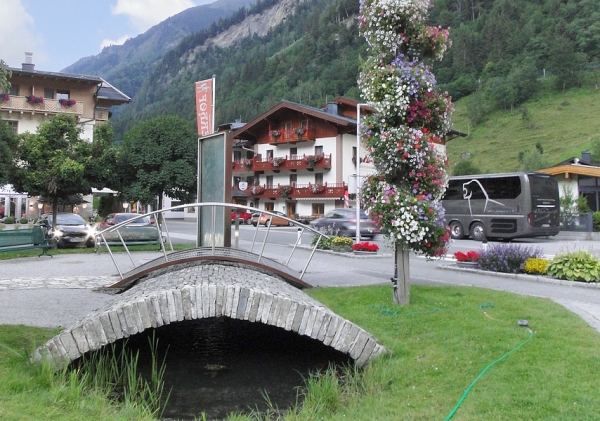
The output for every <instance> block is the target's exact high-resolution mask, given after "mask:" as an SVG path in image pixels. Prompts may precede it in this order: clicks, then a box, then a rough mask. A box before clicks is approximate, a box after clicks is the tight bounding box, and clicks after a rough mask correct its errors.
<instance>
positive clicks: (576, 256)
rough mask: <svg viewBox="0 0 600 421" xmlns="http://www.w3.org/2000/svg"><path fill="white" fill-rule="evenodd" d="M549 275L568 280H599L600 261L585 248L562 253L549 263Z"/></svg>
mask: <svg viewBox="0 0 600 421" xmlns="http://www.w3.org/2000/svg"><path fill="white" fill-rule="evenodd" d="M548 275H550V276H552V277H554V278H558V279H566V280H567V281H585V282H598V280H599V279H600V261H599V260H598V259H597V258H596V257H594V256H593V255H592V254H591V253H588V252H587V251H584V250H580V251H575V252H572V253H565V254H561V255H558V256H555V257H554V259H552V261H551V262H550V264H549V265H548Z"/></svg>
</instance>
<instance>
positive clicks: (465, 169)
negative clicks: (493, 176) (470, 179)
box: [452, 158, 481, 175]
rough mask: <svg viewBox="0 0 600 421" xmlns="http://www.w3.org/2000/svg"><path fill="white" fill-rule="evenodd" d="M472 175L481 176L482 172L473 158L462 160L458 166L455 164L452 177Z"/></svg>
mask: <svg viewBox="0 0 600 421" xmlns="http://www.w3.org/2000/svg"><path fill="white" fill-rule="evenodd" d="M471 174H481V170H480V169H479V167H478V166H477V165H475V164H474V163H473V160H472V159H471V158H468V159H461V160H460V161H458V162H457V163H456V164H454V168H453V169H452V175H471Z"/></svg>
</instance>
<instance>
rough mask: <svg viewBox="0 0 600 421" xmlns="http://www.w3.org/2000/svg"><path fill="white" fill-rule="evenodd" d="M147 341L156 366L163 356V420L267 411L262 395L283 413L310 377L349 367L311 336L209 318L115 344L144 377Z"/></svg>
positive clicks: (148, 360) (346, 359)
mask: <svg viewBox="0 0 600 421" xmlns="http://www.w3.org/2000/svg"><path fill="white" fill-rule="evenodd" d="M153 335H154V337H155V338H156V339H158V359H159V361H162V358H163V357H164V356H165V355H166V359H165V363H166V370H165V376H164V381H165V390H166V391H169V390H171V395H170V397H169V401H168V403H167V407H166V411H165V413H164V414H163V417H165V418H167V419H170V418H173V419H194V416H199V415H200V414H201V413H202V412H205V413H206V414H207V417H208V419H223V418H226V416H227V415H228V414H230V413H231V412H238V413H239V412H241V413H249V412H250V411H254V412H256V410H258V411H266V410H267V409H269V407H268V405H267V402H266V401H265V398H264V394H265V393H266V395H268V397H269V400H270V402H271V404H273V405H275V406H276V407H278V408H279V409H281V410H285V409H288V408H291V407H293V406H294V405H296V404H297V403H301V402H302V394H301V393H299V391H300V390H303V388H304V386H305V380H306V379H307V378H308V377H309V375H310V373H320V372H324V371H325V370H327V368H328V367H337V368H339V369H340V370H341V369H342V367H349V366H352V365H353V360H352V359H351V358H350V357H349V356H348V355H347V354H344V353H342V352H339V351H337V350H335V349H333V348H331V347H329V346H326V345H324V344H323V343H322V342H320V341H317V340H315V339H312V338H310V337H307V336H303V335H299V334H297V333H295V332H292V331H286V330H284V329H281V328H278V327H275V326H270V325H266V324H263V323H253V322H249V321H246V320H238V319H232V318H228V317H210V318H205V319H195V320H184V321H182V322H176V323H171V324H169V325H165V326H161V327H158V328H154V329H147V330H145V331H143V332H141V333H138V334H135V335H133V336H130V337H129V338H125V339H120V340H118V341H116V342H115V347H114V349H115V350H117V351H118V350H122V349H125V350H128V351H132V352H134V353H135V352H136V351H139V366H138V368H139V370H140V372H141V373H142V375H144V376H148V375H149V373H150V367H151V355H150V346H149V339H150V338H151V337H152V336H153ZM123 345H124V346H123ZM109 348H110V347H105V348H102V349H100V350H98V351H94V352H108V350H109ZM78 361H80V360H76V361H75V362H74V364H77V362H78ZM146 378H148V377H146Z"/></svg>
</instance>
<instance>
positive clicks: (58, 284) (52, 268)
mask: <svg viewBox="0 0 600 421" xmlns="http://www.w3.org/2000/svg"><path fill="white" fill-rule="evenodd" d="M190 235H191V234H181V233H180V234H173V236H178V237H181V238H182V239H186V238H187V237H186V236H190ZM248 244H249V243H248V242H247V241H242V242H241V245H242V246H248ZM594 245H595V244H594V242H591V241H590V242H583V241H582V242H579V244H578V247H579V248H583V249H586V250H588V249H590V248H591V249H593V248H594ZM596 246H597V244H596ZM596 248H598V247H596ZM255 251H257V250H256V249H255ZM290 251H291V248H290V247H286V246H283V247H282V246H281V245H275V246H274V247H271V248H267V250H266V253H265V255H266V256H267V257H272V258H275V259H280V260H281V259H283V260H284V261H285V260H287V257H288V256H289V253H290ZM308 255H309V252H308V251H307V250H304V249H300V250H297V251H296V252H295V254H294V256H293V258H292V259H291V262H292V263H291V266H292V267H294V268H295V269H297V270H301V269H302V268H303V267H304V264H305V262H306V259H307V258H308ZM133 256H134V260H135V262H136V264H139V263H142V262H144V261H147V260H150V259H154V258H156V257H159V256H161V253H159V252H137V253H134V254H133ZM115 258H116V260H117V263H118V265H119V267H120V269H121V271H127V270H129V269H130V268H132V267H133V264H132V262H131V261H130V259H129V257H128V256H127V255H126V254H125V253H119V254H115ZM393 265H394V263H393V257H392V256H391V254H385V255H383V256H381V257H372V258H358V257H346V256H341V255H336V254H332V253H327V252H317V253H316V254H315V256H314V257H313V260H312V262H311V264H310V266H309V268H308V271H307V273H306V274H305V276H304V278H303V280H305V281H306V282H308V283H309V284H311V285H314V286H354V285H375V284H389V285H390V286H391V283H390V277H391V275H392V273H393ZM117 279H118V271H117V269H116V268H115V265H114V264H113V262H112V260H111V258H110V255H109V254H108V253H106V252H103V253H99V254H73V255H56V256H54V257H53V258H49V257H45V256H42V257H39V258H38V257H33V258H23V259H14V260H3V261H0V324H24V325H31V326H40V327H64V326H67V325H69V324H71V323H73V322H75V321H77V320H78V319H79V318H81V317H83V316H85V315H86V314H87V313H89V312H90V311H92V310H94V309H96V308H99V307H101V306H103V305H104V304H105V303H106V302H107V301H109V300H110V299H111V298H112V297H111V296H110V295H107V294H103V293H99V292H94V291H93V289H94V288H96V287H99V286H106V285H110V284H111V283H114V282H115V281H116V280H117ZM411 280H412V282H413V283H414V284H430V285H464V286H478V287H484V288H490V289H496V290H503V291H509V292H514V293H518V294H524V295H531V296H538V297H545V298H550V299H552V300H554V301H556V302H558V303H560V304H562V305H564V306H565V307H566V308H568V309H569V310H571V311H573V312H575V313H576V314H579V315H580V316H581V317H582V318H583V319H585V320H586V321H587V322H588V323H589V324H590V325H592V326H593V327H594V328H596V329H597V330H598V331H600V288H599V286H598V285H596V284H593V285H586V284H576V283H566V282H559V281H553V280H549V279H545V278H543V277H530V276H525V275H518V276H503V275H500V274H490V273H486V272H481V271H468V270H456V268H455V267H454V266H453V265H452V264H451V263H450V262H449V261H429V262H428V261H425V260H424V259H422V258H419V257H417V256H413V257H411Z"/></svg>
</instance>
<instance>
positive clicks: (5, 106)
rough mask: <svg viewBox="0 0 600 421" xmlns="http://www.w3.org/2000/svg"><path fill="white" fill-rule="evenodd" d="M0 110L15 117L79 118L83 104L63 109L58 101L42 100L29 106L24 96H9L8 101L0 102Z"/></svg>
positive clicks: (78, 102)
mask: <svg viewBox="0 0 600 421" xmlns="http://www.w3.org/2000/svg"><path fill="white" fill-rule="evenodd" d="M0 110H2V111H8V112H9V114H17V115H19V114H20V115H26V114H27V115H35V114H58V113H67V114H74V115H76V116H81V115H82V114H83V102H81V101H77V103H76V104H75V105H72V106H70V107H63V106H61V105H60V103H59V101H58V99H47V98H44V102H42V103H41V104H30V103H28V102H27V99H26V98H25V97H24V96H16V95H11V96H10V99H9V100H8V101H0Z"/></svg>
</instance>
